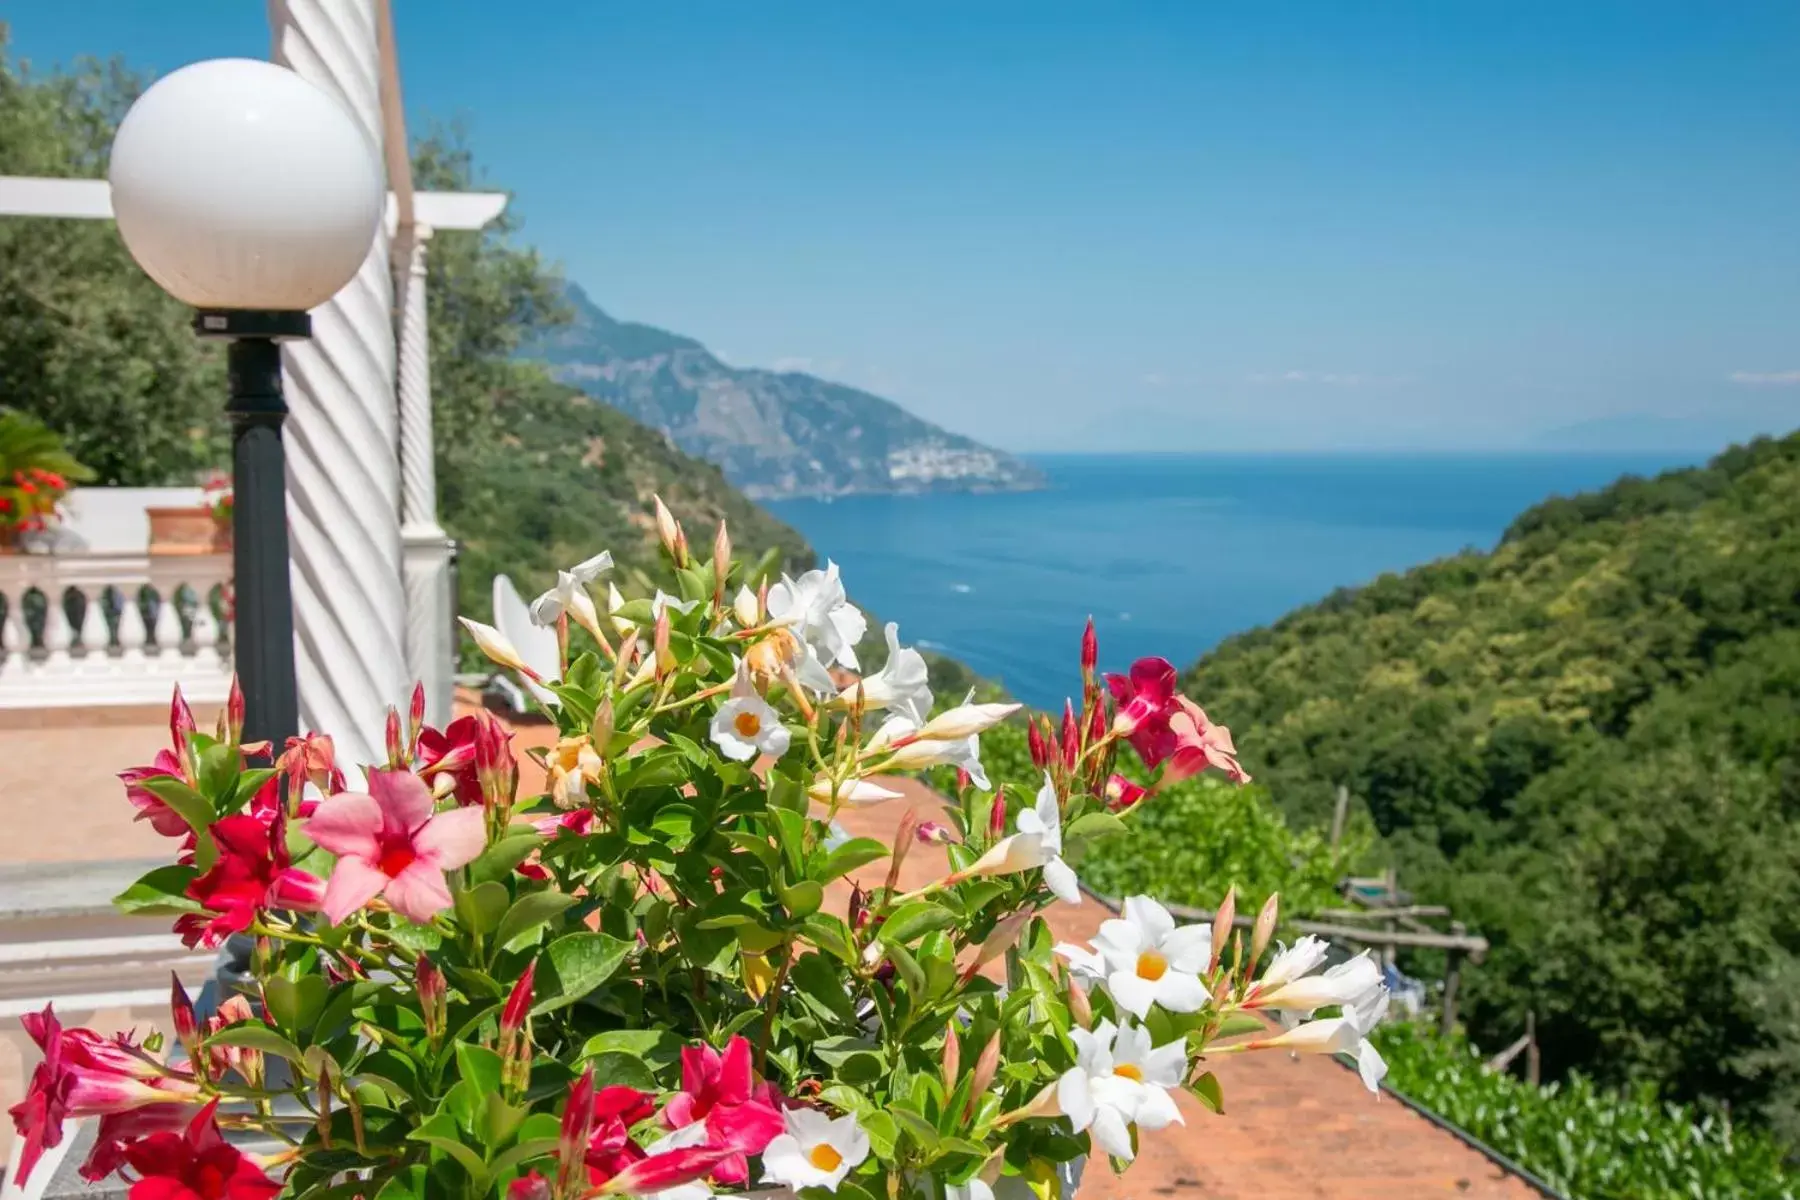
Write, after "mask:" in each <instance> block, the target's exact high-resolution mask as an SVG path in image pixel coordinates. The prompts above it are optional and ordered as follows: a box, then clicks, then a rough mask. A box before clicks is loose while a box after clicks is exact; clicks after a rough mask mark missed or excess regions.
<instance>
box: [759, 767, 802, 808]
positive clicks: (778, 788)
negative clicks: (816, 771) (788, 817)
mask: <svg viewBox="0 0 1800 1200" xmlns="http://www.w3.org/2000/svg"><path fill="white" fill-rule="evenodd" d="M768 788H769V806H770V807H771V808H775V809H779V810H780V811H782V812H791V813H795V814H797V815H799V816H805V815H806V808H807V804H808V801H807V798H806V789H805V788H804V787H801V786H800V781H799V780H797V779H789V778H788V777H787V776H786V775H778V774H774V773H771V774H770V776H769V781H768Z"/></svg>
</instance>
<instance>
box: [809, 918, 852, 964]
mask: <svg viewBox="0 0 1800 1200" xmlns="http://www.w3.org/2000/svg"><path fill="white" fill-rule="evenodd" d="M800 936H802V937H804V938H805V939H806V940H807V941H809V942H811V943H812V944H813V945H815V946H817V947H818V948H819V949H821V950H823V951H825V953H827V954H829V955H831V956H832V957H833V958H836V959H838V960H840V961H841V962H843V963H845V964H846V965H849V966H854V965H855V964H856V948H855V947H854V946H853V945H851V942H850V927H849V926H848V925H846V924H844V922H843V921H841V920H839V919H838V918H837V917H834V916H831V915H830V914H829V913H814V914H813V915H812V916H810V917H808V918H806V921H805V923H804V924H803V925H802V926H801V931H800Z"/></svg>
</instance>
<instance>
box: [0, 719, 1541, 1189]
mask: <svg viewBox="0 0 1800 1200" xmlns="http://www.w3.org/2000/svg"><path fill="white" fill-rule="evenodd" d="M167 737H168V731H167V728H166V727H165V726H164V725H163V724H162V723H161V721H160V719H156V720H152V719H147V717H146V716H142V715H140V716H139V718H138V719H136V720H135V721H130V720H127V721H123V722H121V723H114V724H110V725H106V726H103V727H75V728H54V727H52V728H35V729H19V728H9V729H0V819H3V820H4V822H5V828H6V829H7V832H8V836H7V837H6V838H5V839H4V840H3V841H0V862H17V861H28V860H37V861H69V860H82V859H102V858H129V857H140V856H145V855H155V854H158V853H160V852H162V851H163V850H164V849H166V845H165V843H163V842H162V840H161V839H159V838H157V837H156V836H155V835H154V834H153V833H152V832H151V831H150V830H149V828H148V827H147V826H145V825H142V824H135V823H133V822H132V820H131V810H130V808H129V806H127V805H126V804H125V802H124V799H123V795H122V793H121V792H120V790H119V786H118V783H117V780H116V779H114V778H113V776H114V774H115V773H116V772H118V771H119V770H122V769H124V768H125V767H127V766H131V765H135V764H137V763H142V762H148V761H150V759H151V758H152V757H154V755H155V753H156V751H157V750H158V749H159V748H160V747H162V746H163V745H165V744H166V742H167ZM549 740H550V731H549V730H548V729H547V728H546V727H543V726H536V727H533V726H523V727H521V728H520V729H519V730H518V737H517V743H518V744H519V745H520V746H521V747H523V746H529V745H542V744H545V743H547V742H548V741H549ZM525 774H526V776H527V778H526V779H525V781H524V782H525V785H526V786H527V787H533V786H536V785H537V783H538V781H537V780H535V779H533V778H531V776H533V775H534V774H535V768H533V767H530V766H529V765H528V766H527V770H526V772H525ZM897 786H898V787H899V789H900V790H903V791H904V792H905V793H906V796H905V798H904V799H902V800H895V801H891V802H889V803H887V804H884V805H879V806H875V807H873V808H866V809H860V810H856V811H854V812H849V813H846V814H844V815H843V817H842V820H843V823H844V824H845V825H846V826H848V827H849V828H850V829H851V831H852V832H853V833H856V834H867V835H869V836H875V837H881V838H883V839H884V840H886V839H887V837H888V836H889V835H890V834H891V832H892V831H893V829H894V827H895V825H896V824H897V823H898V821H899V820H900V817H901V815H902V814H903V813H904V811H905V809H906V807H907V806H909V805H910V806H914V807H918V808H920V809H921V810H922V811H923V810H929V809H931V808H933V807H935V806H936V804H937V799H936V797H934V796H933V795H932V794H931V793H930V792H928V791H926V790H925V789H924V788H922V787H920V786H918V785H916V784H914V783H912V782H910V781H899V783H898V784H897ZM943 869H944V860H943V852H942V850H941V849H940V848H937V847H926V846H919V847H915V848H914V850H913V852H912V853H911V854H910V855H909V856H908V859H907V862H906V864H905V870H904V872H903V882H904V886H908V887H913V886H918V885H919V884H921V883H924V882H927V881H928V880H929V879H931V878H933V877H934V875H935V874H937V873H941V871H942V870H943ZM867 871H868V873H869V875H870V876H871V882H878V881H879V879H880V875H881V873H884V872H885V865H884V864H879V863H878V864H874V865H872V866H871V867H869V868H867ZM1106 915H1107V914H1106V913H1105V911H1104V910H1102V909H1101V908H1100V907H1099V906H1098V905H1096V904H1094V903H1093V902H1092V901H1089V902H1087V903H1084V904H1082V905H1080V906H1059V907H1058V908H1056V909H1054V910H1052V912H1051V914H1050V920H1051V923H1052V925H1053V926H1054V927H1055V929H1056V931H1057V933H1058V935H1059V937H1061V938H1063V939H1065V940H1074V941H1082V940H1085V939H1086V938H1087V937H1088V936H1090V935H1091V934H1092V933H1093V932H1094V931H1095V930H1096V929H1097V928H1098V926H1099V923H1100V921H1101V920H1103V919H1104V918H1105V917H1106ZM146 1019H155V1015H154V1014H147V1013H146V1014H139V1013H124V1012H120V1013H112V1014H100V1021H99V1025H100V1027H103V1028H113V1027H115V1026H126V1025H130V1024H133V1023H137V1024H139V1025H140V1027H141V1026H142V1022H143V1021H145V1020H146ZM4 1025H6V1026H11V1028H10V1029H0V1108H3V1107H4V1106H5V1105H7V1104H10V1103H11V1102H12V1099H13V1098H14V1097H12V1096H11V1095H10V1094H9V1093H11V1092H13V1091H15V1090H16V1088H17V1086H18V1081H19V1080H20V1078H21V1074H22V1072H23V1071H24V1070H28V1069H29V1066H30V1064H29V1063H27V1062H25V1061H23V1056H22V1054H21V1051H22V1049H23V1047H21V1046H20V1045H19V1042H20V1041H22V1040H23V1039H22V1038H21V1037H19V1036H16V1035H17V1034H18V1030H17V1023H16V1022H5V1023H4ZM7 1034H12V1035H15V1036H6V1035H7ZM1216 1070H1217V1074H1218V1076H1219V1079H1220V1081H1221V1083H1222V1084H1223V1085H1224V1090H1225V1099H1226V1112H1225V1114H1224V1115H1222V1116H1219V1115H1214V1114H1212V1113H1210V1112H1208V1111H1206V1110H1205V1109H1203V1108H1201V1107H1200V1106H1199V1105H1198V1104H1196V1103H1194V1102H1193V1101H1191V1100H1184V1101H1183V1104H1182V1112H1183V1115H1184V1116H1185V1118H1186V1120H1187V1125H1186V1127H1185V1128H1184V1129H1177V1130H1170V1131H1167V1132H1165V1133H1163V1134H1162V1135H1159V1136H1152V1137H1149V1138H1146V1139H1145V1143H1146V1144H1145V1148H1144V1153H1143V1155H1142V1157H1141V1158H1140V1160H1139V1162H1138V1164H1137V1165H1136V1167H1134V1169H1133V1170H1132V1171H1131V1173H1130V1174H1129V1175H1127V1176H1125V1177H1122V1178H1114V1177H1112V1176H1111V1175H1110V1173H1109V1172H1107V1171H1106V1170H1105V1169H1104V1168H1100V1169H1099V1170H1097V1171H1094V1172H1090V1173H1089V1175H1088V1176H1087V1178H1086V1180H1085V1181H1084V1184H1083V1187H1082V1196H1083V1197H1084V1198H1086V1200H1127V1198H1132V1197H1148V1196H1165V1197H1166V1196H1195V1197H1201V1196H1205V1197H1219V1198H1226V1200H1230V1198H1239V1197H1241V1198H1244V1200H1250V1198H1252V1197H1254V1198H1255V1200H1362V1198H1364V1197H1370V1198H1375V1197H1381V1198H1390V1197H1392V1198H1406V1197H1430V1196H1462V1197H1475V1198H1482V1200H1486V1198H1496V1200H1498V1198H1507V1200H1514V1198H1518V1200H1523V1198H1527V1197H1532V1196H1535V1195H1536V1194H1537V1193H1535V1192H1534V1191H1533V1190H1532V1189H1530V1188H1528V1187H1527V1186H1526V1185H1525V1184H1523V1183H1522V1182H1520V1181H1518V1180H1516V1179H1512V1178H1510V1177H1507V1176H1504V1175H1503V1174H1502V1173H1501V1172H1500V1171H1499V1170H1498V1169H1497V1168H1496V1167H1494V1166H1493V1164H1492V1163H1490V1162H1489V1161H1488V1160H1487V1159H1486V1158H1484V1157H1482V1156H1481V1155H1479V1154H1477V1153H1476V1152H1475V1151H1473V1150H1470V1149H1469V1148H1468V1147H1466V1146H1464V1145H1463V1144H1462V1143H1461V1142H1459V1141H1457V1140H1456V1139H1455V1138H1453V1137H1451V1136H1450V1135H1448V1134H1446V1133H1444V1132H1442V1131H1440V1130H1438V1129H1436V1128H1434V1127H1433V1126H1432V1125H1430V1124H1429V1123H1428V1122H1426V1121H1425V1120H1424V1119H1423V1118H1422V1117H1420V1116H1418V1115H1417V1114H1416V1113H1414V1112H1412V1111H1411V1110H1409V1109H1407V1108H1406V1107H1404V1106H1403V1105H1400V1104H1398V1103H1396V1102H1395V1101H1394V1100H1393V1099H1392V1098H1384V1099H1382V1100H1380V1101H1377V1100H1376V1099H1375V1098H1374V1097H1372V1096H1370V1095H1369V1094H1368V1093H1367V1092H1366V1091H1364V1090H1363V1088H1362V1085H1361V1083H1360V1082H1359V1081H1358V1080H1357V1078H1356V1076H1355V1074H1354V1073H1353V1072H1350V1071H1348V1070H1345V1069H1344V1068H1342V1067H1340V1066H1338V1065H1337V1064H1336V1063H1334V1062H1331V1061H1328V1060H1324V1059H1319V1058H1298V1059H1297V1058H1293V1057H1290V1056H1286V1055H1273V1054H1272V1055H1255V1056H1243V1057H1229V1058H1224V1059H1221V1060H1219V1062H1218V1066H1217V1068H1216ZM0 1124H4V1123H3V1122H0ZM10 1133H11V1130H10V1128H5V1129H0V1154H3V1153H4V1148H5V1143H6V1141H7V1140H8V1135H9V1134H10Z"/></svg>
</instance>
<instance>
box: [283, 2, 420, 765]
mask: <svg viewBox="0 0 1800 1200" xmlns="http://www.w3.org/2000/svg"><path fill="white" fill-rule="evenodd" d="M269 24H270V27H271V29H272V31H273V34H274V54H273V57H274V60H275V61H276V62H278V63H281V64H282V65H283V66H287V67H290V68H292V69H293V70H294V71H295V72H297V73H298V74H300V75H301V76H303V77H304V78H306V79H308V80H310V81H311V82H313V83H315V84H317V85H319V86H320V87H322V88H324V89H325V90H327V91H329V92H331V93H332V94H334V95H336V96H337V97H338V98H339V99H340V100H342V101H343V103H344V106H345V107H346V108H347V109H348V110H349V111H350V112H351V113H352V114H353V115H354V116H355V117H356V118H357V120H358V121H360V122H361V123H362V126H363V129H364V130H365V132H367V134H368V136H369V141H370V143H371V145H372V146H373V147H374V148H375V150H376V152H377V153H380V149H381V138H382V118H381V88H380V70H381V67H380V63H381V59H380V54H379V50H378V43H377V34H376V0H269ZM390 237H391V235H390V233H389V232H388V230H387V227H386V225H385V224H384V225H383V226H382V227H381V228H380V230H378V231H377V233H376V236H375V240H374V242H373V244H372V245H371V246H370V247H369V257H368V258H367V259H366V260H365V261H364V262H363V265H362V269H361V270H359V271H358V272H357V274H356V278H354V279H353V280H351V281H350V283H349V284H348V285H346V286H345V288H344V290H343V291H341V292H339V293H338V294H337V295H336V296H333V297H332V298H331V299H330V300H328V301H326V302H325V303H324V304H322V305H320V306H319V307H318V308H316V309H314V310H313V314H312V317H313V336H312V339H311V340H310V341H307V342H294V343H289V344H288V345H287V346H286V347H285V348H284V351H283V365H284V367H285V372H286V379H287V395H288V403H289V407H290V408H291V409H292V410H293V415H292V416H291V417H290V418H289V419H288V423H287V454H288V521H289V535H290V537H291V539H292V553H293V564H294V565H293V581H294V632H295V660H296V662H295V666H296V668H297V671H298V676H299V683H300V722H301V724H302V726H304V727H306V728H311V729H318V730H320V731H322V732H325V733H329V734H331V735H332V737H333V738H334V739H335V740H336V742H337V748H338V756H339V759H340V761H343V762H345V763H346V765H354V764H360V763H375V762H380V761H382V759H383V758H384V757H385V751H384V750H383V748H382V741H383V738H382V718H383V715H384V712H385V710H386V708H387V706H388V705H390V704H404V703H405V696H406V691H407V680H406V655H405V611H406V610H405V604H406V592H405V588H404V585H403V584H402V582H401V565H400V563H401V554H400V478H399V474H400V472H399V458H398V429H397V424H398V420H397V414H396V409H395V399H394V367H395V361H394V356H395V346H394V325H393V303H394V285H393V277H392V275H391V274H390V273H389V272H390V265H389V264H390V260H389V253H388V250H389V240H390Z"/></svg>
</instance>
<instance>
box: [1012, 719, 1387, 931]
mask: <svg viewBox="0 0 1800 1200" xmlns="http://www.w3.org/2000/svg"><path fill="white" fill-rule="evenodd" d="M981 757H982V762H983V763H984V765H985V766H986V767H987V771H988V775H989V777H990V778H991V779H992V780H993V781H994V782H995V783H996V784H1002V783H1003V784H1005V785H1006V787H1007V789H1008V791H1009V792H1011V793H1013V794H1014V795H1015V796H1019V797H1022V798H1024V799H1025V800H1027V801H1029V799H1030V798H1031V797H1032V796H1034V795H1036V793H1037V788H1038V785H1039V783H1040V782H1041V780H1042V773H1041V772H1039V771H1038V770H1037V769H1036V768H1034V767H1033V766H1032V765H1031V753H1030V749H1029V746H1028V744H1027V740H1026V735H1025V730H1024V727H1023V726H1022V725H1018V724H1007V725H1003V726H1001V727H1000V728H997V729H992V730H989V731H988V732H987V733H985V734H983V735H982V738H981ZM1129 758H1130V754H1129V753H1127V754H1125V755H1122V756H1121V765H1122V766H1123V767H1124V768H1125V770H1126V771H1127V772H1131V771H1132V770H1133V769H1134V766H1133V764H1130V763H1128V762H1127V761H1126V760H1128V759H1129ZM1125 826H1126V832H1125V833H1122V834H1115V835H1114V836H1112V837H1108V838H1104V839H1102V840H1099V841H1097V842H1095V843H1093V845H1092V846H1091V847H1090V848H1089V850H1088V852H1087V854H1086V856H1085V857H1083V858H1082V859H1081V861H1080V862H1079V863H1078V864H1076V870H1077V873H1078V874H1080V876H1081V880H1082V882H1083V883H1085V884H1087V886H1089V887H1090V888H1093V889H1094V890H1095V891H1097V892H1100V893H1102V894H1104V895H1108V896H1132V895H1150V896H1155V897H1156V898H1157V899H1159V900H1162V901H1164V902H1166V903H1171V904H1186V905H1192V906H1194V907H1196V908H1207V909H1210V908H1213V907H1215V906H1216V905H1217V904H1218V903H1219V899H1220V897H1222V896H1223V895H1224V894H1225V889H1226V888H1228V887H1231V886H1233V885H1236V887H1237V890H1238V909H1239V911H1240V912H1255V911H1256V909H1257V908H1258V907H1259V906H1260V905H1261V904H1262V902H1263V901H1264V900H1265V899H1267V898H1268V896H1269V893H1271V892H1275V891H1279V892H1280V893H1281V902H1282V903H1281V907H1282V911H1283V912H1284V913H1286V914H1288V915H1290V916H1304V915H1306V914H1308V913H1311V912H1315V911H1317V910H1318V909H1321V908H1328V907H1330V906H1331V905H1333V904H1334V903H1336V902H1337V899H1338V896H1337V882H1338V880H1339V879H1341V878H1342V877H1343V876H1344V875H1346V874H1348V873H1349V865H1350V863H1351V861H1352V860H1353V859H1354V858H1355V857H1356V856H1357V855H1359V854H1360V853H1361V851H1362V850H1363V849H1365V848H1366V845H1367V841H1368V838H1367V836H1366V835H1363V834H1360V833H1359V834H1357V835H1355V836H1352V837H1349V838H1346V839H1345V843H1344V846H1343V847H1341V848H1340V849H1339V851H1338V853H1337V854H1335V855H1334V854H1333V853H1332V852H1331V849H1330V847H1329V846H1328V845H1327V844H1326V841H1325V838H1324V837H1323V836H1321V835H1320V834H1319V833H1317V832H1313V831H1309V830H1296V829H1294V828H1292V827H1290V826H1289V825H1288V823H1287V821H1286V820H1285V819H1284V818H1283V817H1282V815H1281V813H1280V811H1279V810H1278V809H1277V808H1276V807H1275V804H1274V801H1273V800H1271V799H1270V797H1269V793H1268V790H1267V789H1266V788H1264V787H1262V786H1261V785H1260V784H1254V783H1253V784H1250V785H1248V786H1245V787H1234V786H1232V785H1231V784H1228V783H1226V782H1224V781H1223V780H1222V779H1218V778H1214V777H1211V776H1205V777H1201V778H1197V779H1190V780H1185V781H1183V782H1182V783H1179V784H1176V785H1174V786H1173V787H1171V788H1169V789H1168V790H1167V791H1165V792H1163V793H1160V794H1158V795H1156V796H1151V797H1147V798H1146V799H1145V800H1143V801H1142V802H1141V803H1140V804H1139V805H1138V806H1137V808H1136V809H1134V810H1133V811H1132V812H1131V813H1130V814H1129V815H1128V816H1127V817H1126V819H1125Z"/></svg>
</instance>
